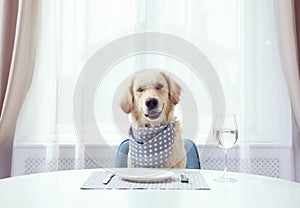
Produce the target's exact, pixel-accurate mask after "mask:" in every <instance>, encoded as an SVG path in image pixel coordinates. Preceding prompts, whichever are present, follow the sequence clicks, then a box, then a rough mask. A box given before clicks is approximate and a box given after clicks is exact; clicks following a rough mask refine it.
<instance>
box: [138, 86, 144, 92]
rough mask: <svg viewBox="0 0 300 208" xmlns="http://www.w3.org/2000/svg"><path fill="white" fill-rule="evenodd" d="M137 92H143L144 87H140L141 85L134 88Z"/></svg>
mask: <svg viewBox="0 0 300 208" xmlns="http://www.w3.org/2000/svg"><path fill="white" fill-rule="evenodd" d="M136 91H137V92H143V91H144V89H143V88H141V87H139V88H138V89H137V90H136Z"/></svg>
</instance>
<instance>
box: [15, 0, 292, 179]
mask: <svg viewBox="0 0 300 208" xmlns="http://www.w3.org/2000/svg"><path fill="white" fill-rule="evenodd" d="M241 2H243V4H241ZM270 2H271V3H272V1H260V0H255V1H253V0H247V1H236V0H227V1H219V0H191V1H180V0H178V1H176V0H166V1H159V0H153V1H146V0H127V1H124V0H112V1H107V0H102V1H99V0H89V1H84V0H78V1H72V0H64V1H61V0H45V1H42V2H41V4H40V16H39V19H40V20H41V24H40V25H39V35H38V37H37V55H36V60H35V65H34V74H33V80H32V84H31V87H30V90H29V92H28V94H27V97H26V100H25V101H24V104H23V106H22V110H21V113H20V115H19V118H18V122H17V126H16V131H15V136H14V149H13V171H12V174H13V175H20V174H24V173H36V172H44V171H55V170H63V169H78V168H92V167H107V166H113V162H111V161H113V156H114V155H116V152H114V151H115V150H114V149H113V148H115V147H117V146H118V144H120V143H121V142H122V140H124V138H127V137H128V135H127V134H128V132H127V131H128V126H129V121H128V118H127V117H126V115H125V114H123V113H122V112H121V110H120V109H119V107H118V103H119V99H118V98H119V97H120V95H121V93H122V92H123V89H124V87H125V84H126V81H127V79H128V77H129V76H130V75H132V74H133V73H135V72H137V71H140V70H145V69H153V68H155V69H163V70H167V71H168V72H169V73H170V74H172V75H174V77H175V79H176V78H177V80H178V81H180V83H181V84H182V86H183V88H184V90H183V95H182V101H183V102H181V103H180V105H179V106H178V108H177V109H176V116H177V117H178V118H180V119H182V121H183V122H182V125H183V127H182V128H183V135H182V137H183V138H191V139H194V141H195V143H197V144H199V145H203V147H205V148H203V150H202V149H201V150H200V154H201V162H203V164H204V166H203V167H204V168H205V167H208V166H205V163H206V161H210V162H211V163H213V162H214V160H213V159H212V160H210V159H211V156H212V155H214V154H215V152H214V151H215V150H216V148H215V147H216V146H215V141H214V140H213V138H211V137H210V130H211V124H212V120H213V114H214V111H215V110H216V109H214V106H213V105H212V100H211V97H212V96H214V95H212V94H210V93H211V92H209V90H208V88H209V87H208V86H220V85H216V82H215V81H216V80H211V79H209V78H210V77H209V76H206V75H207V74H205V73H204V72H205V70H206V72H207V71H208V72H213V73H215V74H217V76H218V79H219V80H218V82H220V83H221V86H222V87H220V88H222V90H223V91H224V97H225V98H224V99H225V101H224V102H220V103H219V104H221V105H222V107H225V106H226V110H228V111H229V112H234V113H236V114H237V118H238V127H239V132H240V135H239V136H240V137H239V138H240V144H241V148H237V151H234V150H232V151H230V153H229V154H230V157H233V159H232V160H231V163H230V164H231V168H230V169H229V170H234V171H243V172H251V171H252V169H251V168H252V167H251V165H252V164H251V161H250V159H251V152H250V146H251V144H252V143H263V144H265V143H268V144H274V143H284V142H287V143H288V142H289V141H285V140H284V138H285V137H289V134H290V131H289V130H290V126H291V125H290V124H291V123H290V122H289V118H290V113H289V112H290V108H289V106H290V103H289V100H288V96H287V93H286V89H285V85H284V84H285V83H284V80H283V77H282V74H281V73H282V71H281V68H280V65H279V64H278V59H277V52H278V51H277V48H276V43H275V41H274V37H275V34H276V33H275V32H274V27H273V25H274V21H273V17H274V13H273V10H272V7H271V6H272V4H271V3H270ZM216 5H218V7H216ZM266 17H267V18H266ZM143 33H151V34H153V33H162V34H167V35H170V36H171V37H173V36H175V37H177V38H178V39H180V40H184V41H186V42H188V43H189V44H190V46H194V47H196V48H197V49H198V51H200V53H201V54H202V56H201V58H199V59H198V58H195V56H194V53H192V52H191V51H186V53H184V54H183V52H184V51H182V50H180V49H181V47H179V46H178V47H177V45H176V44H173V45H172V44H169V46H170V45H171V46H173V48H172V47H171V49H172V50H173V51H175V52H178V53H180V52H181V53H182V54H180V56H186V55H187V56H188V57H190V58H191V59H193V58H194V59H195V60H197V61H201V60H205V61H203V62H201V64H200V65H199V67H197V69H194V68H191V66H190V64H189V62H188V61H185V60H183V59H182V57H181V58H180V56H179V57H174V55H166V54H165V53H151V52H152V51H150V52H149V51H147V52H149V53H138V54H133V55H132V53H129V52H132V50H134V49H135V48H138V47H139V45H138V44H137V42H136V41H137V40H138V39H137V37H135V36H131V35H134V34H143ZM254 33H255V35H253V34H254ZM167 35H166V36H165V38H166V37H170V36H167ZM128 37H131V38H132V39H130V41H129V42H125V43H126V44H129V45H126V46H128V48H126V50H124V48H122V47H117V50H115V51H106V52H105V50H107V48H109V47H113V46H116V45H117V43H118V41H120V40H123V38H128ZM146 37H147V38H146V39H145V41H144V42H143V43H142V44H141V45H144V46H153V45H158V46H161V47H162V48H166V46H167V45H168V44H167V43H168V41H169V39H166V40H165V39H160V42H159V44H151V40H150V39H149V38H150V37H153V36H146ZM266 40H267V41H266ZM273 43H274V44H273ZM122 49H123V50H122ZM120 51H121V52H124V51H125V52H128V53H129V54H127V55H128V56H125V57H124V58H123V57H122V58H123V59H122V58H120V57H119V58H120V59H117V60H113V58H118V57H116V56H117V54H119V52H120ZM104 52H105V53H104ZM98 55H103V56H105V58H103V56H102V59H103V60H106V61H115V62H113V63H110V65H109V64H107V63H105V62H101V57H98ZM274 60H275V61H274ZM103 63H105V64H106V65H104V64H103ZM204 63H205V64H204ZM207 63H208V64H207ZM89 67H91V68H89ZM210 67H213V69H212V68H210ZM195 68H196V67H195ZM90 69H92V72H93V73H92V74H88V73H87V74H85V73H83V72H86V71H88V70H90ZM197 70H200V71H201V73H202V74H201V75H204V77H201V76H198V74H197V73H195V72H196V71H197ZM101 73H102V74H101ZM93 75H94V76H93ZM99 75H101V76H99ZM205 76H206V77H205ZM96 79H98V80H96ZM82 80H83V82H81V81H82ZM95 80H96V81H98V83H97V85H96V86H94V84H95ZM220 83H219V84H220ZM91 85H93V86H92V87H93V88H92V89H93V90H94V91H93V90H89V89H90V87H91ZM218 90H220V89H219V88H218V89H216V91H218ZM216 91H213V92H216ZM78 95H80V96H79V97H78ZM218 95H220V94H218ZM221 96H223V95H221ZM78 98H79V99H78ZM86 98H88V99H86ZM184 102H185V103H188V105H183V104H182V103H184ZM270 106H271V107H270ZM74 109H75V111H74ZM77 110H78V111H77ZM186 111H188V113H186ZM195 115H197V116H195ZM75 116H77V117H76V119H75V121H74V117H75ZM121 117H122V118H121ZM282 120H284V121H286V122H285V123H282ZM123 123H124V124H126V125H127V126H125V125H124V126H125V128H123V126H122V125H121V124H123ZM78 124H79V126H78ZM194 130H195V131H194ZM193 131H194V132H193ZM191 132H192V133H191ZM99 134H101V135H99ZM100 136H101V137H100ZM210 147H212V148H210ZM107 149H110V150H113V151H109V152H106V150H107ZM204 150H207V151H204ZM219 153H220V157H219V159H217V160H215V161H216V163H217V164H221V166H222V161H223V157H222V152H221V151H220V152H219ZM109 155H111V156H109ZM107 157H110V158H107ZM235 158H236V160H234V159H235ZM107 160H109V161H110V162H108V163H107V162H106V161H107ZM236 161H238V162H236ZM31 168H32V169H31ZM221 169H222V167H221ZM254 170H255V169H254Z"/></svg>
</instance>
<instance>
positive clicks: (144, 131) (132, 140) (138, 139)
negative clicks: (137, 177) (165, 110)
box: [129, 121, 175, 168]
mask: <svg viewBox="0 0 300 208" xmlns="http://www.w3.org/2000/svg"><path fill="white" fill-rule="evenodd" d="M174 140H175V121H174V122H172V123H170V124H169V125H161V126H156V127H146V128H143V127H142V128H135V127H134V126H131V128H130V129H129V150H130V151H129V152H130V157H131V158H130V159H131V162H132V164H133V167H139V168H162V167H163V166H164V164H165V163H166V162H167V160H168V158H169V156H170V154H171V152H172V148H173V144H174Z"/></svg>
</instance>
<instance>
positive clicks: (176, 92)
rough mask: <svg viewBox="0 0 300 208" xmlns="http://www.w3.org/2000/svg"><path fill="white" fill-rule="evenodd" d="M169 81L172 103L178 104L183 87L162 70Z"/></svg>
mask: <svg viewBox="0 0 300 208" xmlns="http://www.w3.org/2000/svg"><path fill="white" fill-rule="evenodd" d="M160 73H161V75H162V76H163V77H164V78H165V80H166V81H167V83H168V90H169V97H170V101H171V103H172V104H174V105H176V104H177V103H179V101H180V95H181V87H180V85H179V84H178V83H177V82H175V81H174V80H173V79H172V78H171V77H170V76H169V75H167V74H166V73H164V72H160Z"/></svg>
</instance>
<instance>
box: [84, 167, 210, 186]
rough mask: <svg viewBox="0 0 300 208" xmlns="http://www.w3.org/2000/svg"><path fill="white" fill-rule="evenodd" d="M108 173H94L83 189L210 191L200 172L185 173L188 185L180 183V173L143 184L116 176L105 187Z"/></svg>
mask: <svg viewBox="0 0 300 208" xmlns="http://www.w3.org/2000/svg"><path fill="white" fill-rule="evenodd" d="M107 175H108V173H107V172H105V171H96V172H93V173H92V174H91V175H90V176H89V178H88V179H87V180H86V182H85V183H84V184H83V185H82V186H81V189H165V190H209V189H210V188H209V186H208V185H207V183H206V181H205V179H204V178H203V177H202V175H201V173H200V172H199V171H184V175H186V176H187V177H189V182H188V183H182V182H180V173H176V174H175V175H174V176H173V177H172V178H170V179H167V180H165V181H163V182H152V183H149V182H147V183H141V182H131V181H126V180H124V179H122V178H121V177H120V176H114V177H113V178H112V179H111V181H110V182H109V183H108V184H107V185H104V184H102V180H103V178H104V177H105V176H107Z"/></svg>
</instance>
